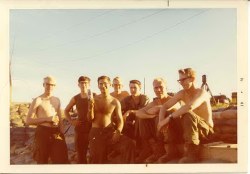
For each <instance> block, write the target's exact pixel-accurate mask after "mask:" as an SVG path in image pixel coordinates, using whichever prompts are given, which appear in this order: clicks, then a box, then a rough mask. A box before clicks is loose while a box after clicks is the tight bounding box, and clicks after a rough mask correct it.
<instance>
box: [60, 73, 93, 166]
mask: <svg viewBox="0 0 250 174" xmlns="http://www.w3.org/2000/svg"><path fill="white" fill-rule="evenodd" d="M89 86H90V78H88V77H86V76H80V77H79V78H78V87H79V88H80V91H81V92H80V93H79V94H77V95H75V96H74V97H73V98H72V99H71V100H70V102H69V104H68V105H67V107H66V108H65V111H64V113H65V116H66V118H67V119H68V120H69V122H70V124H71V125H73V126H75V149H76V152H77V163H78V164H87V159H86V155H87V150H88V145H89V140H88V138H89V131H90V128H91V122H90V121H89V120H88V118H87V113H88V100H89V99H88V89H89ZM74 106H76V111H77V115H78V117H77V118H76V119H71V116H70V111H71V110H72V108H73V107H74Z"/></svg>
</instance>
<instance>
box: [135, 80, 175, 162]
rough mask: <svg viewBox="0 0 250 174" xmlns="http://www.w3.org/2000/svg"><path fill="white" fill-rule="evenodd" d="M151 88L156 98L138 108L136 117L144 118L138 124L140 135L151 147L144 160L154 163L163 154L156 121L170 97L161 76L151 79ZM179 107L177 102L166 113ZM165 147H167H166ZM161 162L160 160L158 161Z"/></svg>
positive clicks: (161, 138)
mask: <svg viewBox="0 0 250 174" xmlns="http://www.w3.org/2000/svg"><path fill="white" fill-rule="evenodd" d="M153 89H154V92H155V95H156V98H154V99H153V101H152V102H150V103H149V104H148V105H147V106H146V107H144V108H142V109H139V110H138V111H137V112H136V117H138V118H141V119H144V120H145V121H144V122H143V123H144V124H141V125H140V132H141V137H142V138H143V139H145V140H146V141H148V143H149V144H150V146H151V148H152V152H153V153H152V155H151V156H149V157H148V158H147V159H146V160H145V162H146V163H154V162H156V161H157V160H158V158H160V157H161V156H163V155H164V154H165V150H164V143H163V139H164V138H163V135H162V134H159V133H158V132H157V129H156V127H157V123H158V121H159V117H158V114H159V111H160V108H161V106H162V105H163V104H164V103H165V102H167V101H168V100H170V99H171V98H172V97H171V96H169V95H168V94H167V91H166V81H165V80H164V79H163V78H155V79H154V81H153ZM177 108H179V105H178V103H177V104H176V105H175V106H174V107H172V108H170V109H168V113H172V112H173V111H175V110H176V109H177ZM166 148H167V147H166ZM159 162H161V160H160V161H159Z"/></svg>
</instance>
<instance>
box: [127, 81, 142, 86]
mask: <svg viewBox="0 0 250 174" xmlns="http://www.w3.org/2000/svg"><path fill="white" fill-rule="evenodd" d="M129 83H134V84H137V85H138V86H139V87H141V82H140V81H139V80H130V81H129Z"/></svg>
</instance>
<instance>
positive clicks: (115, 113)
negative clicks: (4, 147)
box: [8, 1, 246, 173]
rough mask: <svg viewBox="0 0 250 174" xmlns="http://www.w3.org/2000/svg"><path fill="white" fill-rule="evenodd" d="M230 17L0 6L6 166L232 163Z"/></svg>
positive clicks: (216, 12)
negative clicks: (4, 35)
mask: <svg viewBox="0 0 250 174" xmlns="http://www.w3.org/2000/svg"><path fill="white" fill-rule="evenodd" d="M168 3H169V1H168ZM168 5H169V4H168ZM237 15H239V14H238V11H237V8H213V7H206V8H204V7H201V8H181V7H180V8H93V9H83V8H79V9H70V8H68V9H63V8H62V9H53V8H51V9H50V8H48V9H28V8H27V9H24V8H23V9H20V8H19V9H14V8H13V9H9V19H8V20H9V21H8V22H9V42H8V44H9V72H8V73H9V74H8V76H9V103H10V104H9V127H8V129H9V134H10V135H9V140H8V141H9V144H8V146H9V147H8V148H9V158H8V160H9V162H8V163H9V165H10V166H13V167H15V166H22V165H24V166H26V167H27V168H28V169H29V166H32V167H40V166H42V165H41V164H43V165H44V164H48V166H55V167H56V166H59V167H60V166H65V165H66V166H69V167H70V166H71V167H72V166H77V167H91V166H93V167H95V166H96V165H94V164H99V165H97V166H100V167H107V168H108V167H117V166H118V167H119V166H122V165H121V164H123V165H124V164H126V165H128V166H131V167H135V168H136V167H139V166H143V167H145V171H147V170H146V169H147V167H148V166H151V167H153V168H151V170H152V171H153V169H156V168H157V170H155V172H156V173H157V172H159V171H161V172H164V173H168V172H173V171H175V172H183V170H182V169H181V168H182V167H183V166H188V165H190V164H191V165H193V164H198V165H204V164H209V165H217V164H218V165H224V164H226V165H227V164H229V165H231V164H233V165H237V164H239V163H240V164H242V162H241V160H240V159H239V157H240V155H239V151H242V149H239V148H238V147H240V146H239V144H240V141H239V139H241V138H240V137H239V132H240V131H239V130H240V128H239V127H240V126H241V125H240V124H239V118H240V117H241V119H242V117H246V115H244V114H242V115H240V114H239V113H242V112H241V110H240V109H241V107H244V102H243V101H242V100H239V96H242V95H243V92H244V91H243V90H241V89H239V85H240V83H241V82H243V81H244V80H245V78H246V77H245V76H244V77H243V76H242V77H241V78H239V77H240V76H239V50H238V49H239V41H238V38H239V33H238V32H237V31H239V26H238V22H239V18H237ZM239 79H240V80H239ZM239 91H240V92H239ZM241 98H242V97H240V99H241ZM239 115H240V116H239ZM245 126H246V125H245ZM100 164H101V165H100ZM170 164H171V165H172V164H174V165H177V166H179V167H177V168H175V170H173V169H171V165H170ZM184 164H185V165H184ZM187 164H188V165H187ZM162 165H163V166H164V168H162V167H159V166H162ZM169 165H170V167H169V168H167V167H165V166H169ZM157 166H158V167H157ZM175 167H176V166H175ZM178 168H179V169H180V170H179V171H178V170H176V169H178ZM205 168H206V167H205ZM205 168H203V169H205ZM236 168H237V167H236ZM61 169H62V168H61ZM96 169H97V168H96ZM137 169H138V168H137ZM168 169H169V170H168ZM189 169H190V168H189ZM203 169H202V170H197V171H204V170H203ZM127 170H128V171H130V172H131V170H132V168H131V169H127ZM214 170H215V168H214V169H213V171H214ZM67 171H68V170H67ZM116 171H117V170H116ZM136 171H138V170H136ZM65 172H66V170H65ZM120 172H125V171H123V170H122V171H120ZM193 172H194V171H193Z"/></svg>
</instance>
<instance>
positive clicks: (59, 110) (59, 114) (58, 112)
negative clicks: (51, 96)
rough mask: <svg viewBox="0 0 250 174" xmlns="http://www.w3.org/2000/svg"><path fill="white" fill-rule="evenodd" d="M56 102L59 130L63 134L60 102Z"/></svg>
mask: <svg viewBox="0 0 250 174" xmlns="http://www.w3.org/2000/svg"><path fill="white" fill-rule="evenodd" d="M58 101H59V105H58V108H57V115H58V117H59V128H60V131H61V133H63V131H64V125H63V119H62V112H61V102H60V100H59V99H58Z"/></svg>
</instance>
